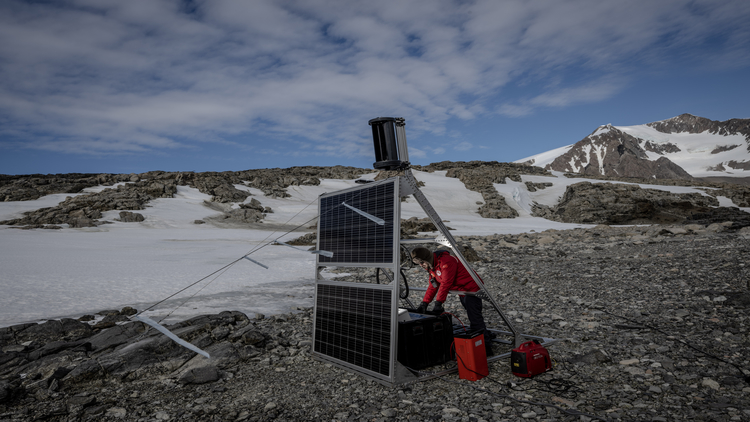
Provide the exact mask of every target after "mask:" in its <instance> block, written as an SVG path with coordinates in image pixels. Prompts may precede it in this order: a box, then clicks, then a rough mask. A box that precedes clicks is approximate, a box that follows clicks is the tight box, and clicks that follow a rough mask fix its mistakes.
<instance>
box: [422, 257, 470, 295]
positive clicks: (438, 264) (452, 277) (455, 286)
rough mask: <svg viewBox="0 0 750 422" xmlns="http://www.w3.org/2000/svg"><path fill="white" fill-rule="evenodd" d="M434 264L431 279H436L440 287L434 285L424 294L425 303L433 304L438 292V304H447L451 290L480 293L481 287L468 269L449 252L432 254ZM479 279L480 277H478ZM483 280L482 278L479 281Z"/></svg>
mask: <svg viewBox="0 0 750 422" xmlns="http://www.w3.org/2000/svg"><path fill="white" fill-rule="evenodd" d="M432 262H433V263H434V265H433V266H432V269H430V270H429V273H430V279H433V278H434V279H435V280H436V281H437V283H438V287H436V286H434V285H433V284H432V283H430V285H429V286H428V287H427V291H426V292H425V294H424V299H422V301H423V302H432V298H434V297H435V293H436V292H437V298H435V300H437V301H438V302H445V299H446V298H447V297H448V292H449V291H450V290H459V291H463V292H476V291H479V286H477V283H475V282H474V279H472V278H471V275H469V272H468V271H466V267H464V266H463V264H461V262H460V261H459V260H458V259H457V258H456V257H454V256H452V255H451V254H450V253H448V251H439V252H436V253H434V254H432ZM477 278H479V275H477ZM479 280H480V281H481V280H482V279H481V278H480V279H479Z"/></svg>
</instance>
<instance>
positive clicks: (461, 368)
mask: <svg viewBox="0 0 750 422" xmlns="http://www.w3.org/2000/svg"><path fill="white" fill-rule="evenodd" d="M453 341H454V344H455V345H456V364H457V365H458V377H459V378H461V379H463V380H469V381H477V380H480V379H482V378H484V377H486V376H487V375H489V374H490V369H489V368H488V367H487V351H486V350H485V348H484V347H485V346H484V334H482V333H479V332H470V333H466V334H454V335H453Z"/></svg>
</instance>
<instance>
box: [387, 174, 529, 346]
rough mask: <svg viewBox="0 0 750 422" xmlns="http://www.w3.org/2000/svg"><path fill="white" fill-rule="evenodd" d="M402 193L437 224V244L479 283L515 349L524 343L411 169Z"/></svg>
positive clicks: (481, 295) (482, 296) (401, 187)
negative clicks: (509, 333)
mask: <svg viewBox="0 0 750 422" xmlns="http://www.w3.org/2000/svg"><path fill="white" fill-rule="evenodd" d="M399 180H400V182H401V183H400V185H401V186H400V188H399V190H400V193H401V195H402V196H407V195H414V198H415V199H416V200H417V202H418V203H419V205H420V206H421V207H422V210H424V212H425V214H427V217H429V218H430V220H431V221H432V223H433V224H435V227H437V229H438V231H439V232H440V234H441V236H442V238H441V237H440V236H438V238H437V239H435V241H436V242H438V243H440V244H442V245H444V246H447V247H449V248H451V249H452V250H453V253H454V254H455V256H456V258H458V260H459V261H461V264H463V265H464V267H465V268H466V269H467V270H468V272H469V275H471V278H472V279H473V280H474V282H475V283H477V286H479V292H480V293H478V294H477V295H476V296H478V297H479V298H480V299H482V300H486V301H489V302H490V303H491V304H492V307H493V308H495V311H497V313H498V314H499V315H500V318H502V319H503V321H504V322H505V324H506V325H507V326H508V328H509V329H510V331H511V332H512V333H513V342H514V344H515V347H518V346H520V345H521V343H523V336H522V335H521V333H519V332H518V330H516V328H515V327H514V326H513V323H512V322H511V321H510V319H508V317H507V316H506V315H505V314H504V313H503V312H502V311H501V310H500V306H499V305H498V304H497V302H496V301H495V298H494V297H493V295H492V294H491V293H490V292H489V291H488V290H487V287H486V286H485V285H484V283H483V282H482V280H480V279H479V276H477V274H476V273H475V272H474V269H473V268H472V267H471V265H470V264H469V262H468V261H467V260H466V258H464V256H463V254H462V253H461V250H460V249H459V248H458V244H457V243H456V239H454V238H453V235H451V234H450V232H449V231H448V228H447V227H446V226H445V224H443V220H441V219H440V216H439V215H438V214H437V212H436V211H435V209H434V208H433V207H432V205H431V204H430V201H428V200H427V197H425V196H424V193H422V191H421V190H419V187H418V185H417V180H416V179H415V178H414V175H413V174H412V172H411V169H410V168H408V167H407V168H406V169H405V170H404V176H403V177H401V178H400V179H399Z"/></svg>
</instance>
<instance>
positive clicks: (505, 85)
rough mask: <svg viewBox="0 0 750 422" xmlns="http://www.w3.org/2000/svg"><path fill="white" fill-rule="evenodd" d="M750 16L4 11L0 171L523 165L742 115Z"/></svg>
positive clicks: (46, 7) (671, 9) (733, 4)
mask: <svg viewBox="0 0 750 422" xmlns="http://www.w3.org/2000/svg"><path fill="white" fill-rule="evenodd" d="M748 21H750V2H748V1H746V0H726V1H676V0H660V1H652V0H648V1H638V0H636V1H628V2H615V1H598V0H597V1H591V0H585V1H584V0H569V1H563V0H561V1H554V2H553V1H534V0H522V1H509V0H503V1H497V0H487V1H484V0H477V1H448V0H431V1H407V0H397V1H378V2H352V1H337V0H300V1H295V0H272V1H261V0H258V1H251V2H241V1H234V0H226V1H222V0H211V1H167V0H128V1H121V0H116V1H107V0H71V1H55V2H23V1H15V0H5V1H3V2H0V174H31V173H70V172H79V173H139V172H144V171H150V170H165V171H227V170H244V169H251V168H271V167H291V166H304V165H323V166H328V165H337V164H340V165H349V166H357V167H365V168H369V167H371V166H372V162H373V160H374V154H373V151H372V139H371V132H370V128H369V126H368V125H367V121H368V120H369V119H372V118H374V117H379V116H393V117H404V118H406V123H407V126H406V130H407V138H408V141H409V152H410V158H411V161H412V163H415V164H428V163H431V162H437V161H444V160H450V161H469V160H497V161H515V160H519V159H521V158H525V157H527V156H530V155H533V154H537V153H540V152H544V151H547V150H550V149H554V148H557V147H561V146H564V145H568V144H572V143H574V142H577V141H579V140H580V139H582V138H583V137H585V136H587V135H588V134H590V133H591V132H593V131H594V130H595V129H596V128H597V127H598V126H599V125H603V124H607V123H611V124H614V125H636V124H643V123H648V122H652V121H657V120H663V119H667V118H670V117H674V116H676V115H679V114H682V113H690V114H694V115H698V116H702V117H707V118H709V119H712V120H727V119H731V118H750V101H748V97H747V93H748V92H750V25H748V24H747V22H748Z"/></svg>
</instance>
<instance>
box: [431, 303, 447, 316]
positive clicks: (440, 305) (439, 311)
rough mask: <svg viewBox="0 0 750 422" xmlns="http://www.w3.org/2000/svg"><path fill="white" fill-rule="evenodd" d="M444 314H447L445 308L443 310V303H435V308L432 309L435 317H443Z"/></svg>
mask: <svg viewBox="0 0 750 422" xmlns="http://www.w3.org/2000/svg"><path fill="white" fill-rule="evenodd" d="M443 312H445V308H443V303H442V302H435V306H433V308H432V313H433V314H435V315H442V314H443Z"/></svg>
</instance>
